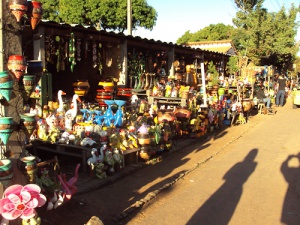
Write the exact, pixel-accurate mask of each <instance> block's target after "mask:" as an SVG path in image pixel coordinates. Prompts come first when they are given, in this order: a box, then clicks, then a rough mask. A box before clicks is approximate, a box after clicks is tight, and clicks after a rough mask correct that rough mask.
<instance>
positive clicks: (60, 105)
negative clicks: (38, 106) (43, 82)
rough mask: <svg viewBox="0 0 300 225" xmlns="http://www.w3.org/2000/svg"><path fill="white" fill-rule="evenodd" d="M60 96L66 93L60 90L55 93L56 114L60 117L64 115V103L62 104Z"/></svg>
mask: <svg viewBox="0 0 300 225" xmlns="http://www.w3.org/2000/svg"><path fill="white" fill-rule="evenodd" d="M62 95H66V93H65V92H64V91H62V90H59V91H58V92H57V99H58V108H57V109H56V113H57V114H58V115H61V114H64V113H65V109H64V102H63V99H62Z"/></svg>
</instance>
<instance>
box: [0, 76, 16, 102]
mask: <svg viewBox="0 0 300 225" xmlns="http://www.w3.org/2000/svg"><path fill="white" fill-rule="evenodd" d="M12 88H13V80H12V78H11V76H10V75H9V73H8V72H7V71H2V72H0V94H1V95H2V96H3V97H4V98H5V99H6V100H7V101H9V100H10V96H11V93H12Z"/></svg>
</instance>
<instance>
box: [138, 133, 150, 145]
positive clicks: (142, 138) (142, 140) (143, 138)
mask: <svg viewBox="0 0 300 225" xmlns="http://www.w3.org/2000/svg"><path fill="white" fill-rule="evenodd" d="M138 141H139V144H140V145H141V146H147V145H150V144H151V139H150V135H149V134H138Z"/></svg>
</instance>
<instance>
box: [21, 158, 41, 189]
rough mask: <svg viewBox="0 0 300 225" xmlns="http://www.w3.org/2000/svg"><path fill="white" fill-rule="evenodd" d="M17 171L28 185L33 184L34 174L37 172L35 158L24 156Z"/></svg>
mask: <svg viewBox="0 0 300 225" xmlns="http://www.w3.org/2000/svg"><path fill="white" fill-rule="evenodd" d="M19 169H20V170H21V171H22V172H23V173H24V174H25V175H26V178H27V182H28V183H30V184H33V183H35V180H36V179H35V177H36V176H35V173H36V170H37V162H36V157H35V156H25V157H23V158H21V163H20V168H19Z"/></svg>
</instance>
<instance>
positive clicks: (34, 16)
mask: <svg viewBox="0 0 300 225" xmlns="http://www.w3.org/2000/svg"><path fill="white" fill-rule="evenodd" d="M31 3H32V7H31V9H30V10H31V18H30V24H31V28H32V30H34V29H35V28H36V26H37V25H38V24H39V22H40V21H41V19H42V16H43V8H42V3H41V2H39V1H31Z"/></svg>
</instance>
